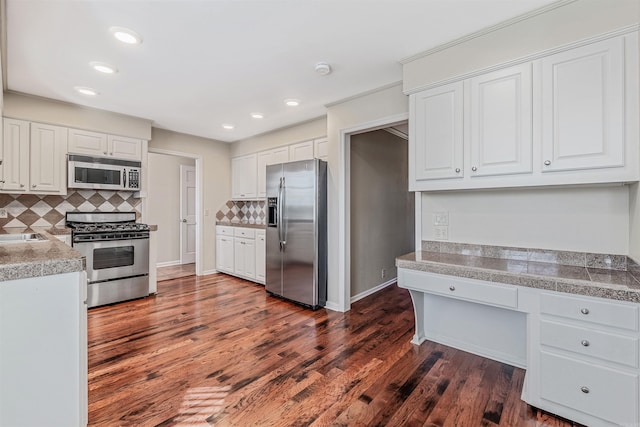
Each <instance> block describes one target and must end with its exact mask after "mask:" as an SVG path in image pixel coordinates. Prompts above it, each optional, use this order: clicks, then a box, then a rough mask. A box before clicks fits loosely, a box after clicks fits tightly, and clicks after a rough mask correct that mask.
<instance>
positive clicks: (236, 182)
mask: <svg viewBox="0 0 640 427" xmlns="http://www.w3.org/2000/svg"><path fill="white" fill-rule="evenodd" d="M257 169H258V166H257V155H256V154H250V155H248V156H242V157H236V158H233V159H231V197H232V198H233V199H255V198H257V196H258V191H257V179H256V178H257Z"/></svg>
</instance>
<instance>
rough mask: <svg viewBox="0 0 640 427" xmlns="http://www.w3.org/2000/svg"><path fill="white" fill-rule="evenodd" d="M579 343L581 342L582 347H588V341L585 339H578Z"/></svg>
mask: <svg viewBox="0 0 640 427" xmlns="http://www.w3.org/2000/svg"><path fill="white" fill-rule="evenodd" d="M580 344H582V345H583V346H584V347H589V345H590V343H589V341H587V340H582V341H580Z"/></svg>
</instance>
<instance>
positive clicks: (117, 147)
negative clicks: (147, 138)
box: [107, 135, 142, 161]
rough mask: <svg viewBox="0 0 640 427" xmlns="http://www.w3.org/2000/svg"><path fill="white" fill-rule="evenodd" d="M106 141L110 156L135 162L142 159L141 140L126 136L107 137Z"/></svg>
mask: <svg viewBox="0 0 640 427" xmlns="http://www.w3.org/2000/svg"><path fill="white" fill-rule="evenodd" d="M107 141H108V147H109V155H110V156H113V157H116V158H118V159H129V160H136V161H140V159H142V140H140V139H136V138H128V137H126V136H115V135H108V137H107Z"/></svg>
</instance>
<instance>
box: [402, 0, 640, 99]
mask: <svg viewBox="0 0 640 427" xmlns="http://www.w3.org/2000/svg"><path fill="white" fill-rule="evenodd" d="M574 1H575V0H574ZM639 29H640V24H633V25H629V26H627V27H622V28H618V29H616V30H614V31H610V32H607V33H602V34H598V35H597V36H593V37H589V38H586V39H582V40H578V41H575V42H572V43H569V44H565V45H562V46H559V47H555V48H552V49H547V50H543V51H541V52H536V53H534V54H531V55H527V56H523V57H520V58H516V59H513V60H511V61H507V62H501V63H499V64H496V65H492V66H490V67H486V68H481V69H478V70H474V71H471V72H468V73H464V74H458V75H456V76H454V77H451V78H448V79H444V80H438V81H437V82H433V83H429V84H425V85H421V86H416V87H413V88H411V89H410V90H405V91H403V92H404V94H405V95H411V94H414V93H418V92H421V91H423V90H427V89H433V88H435V87H438V86H442V85H446V84H449V83H454V82H459V81H461V80H466V79H469V78H472V77H476V76H479V75H481V74H486V73H490V72H492V71H496V70H500V69H503V68H508V67H512V66H514V65H519V64H522V63H525V62H529V61H535V60H537V59H540V58H544V57H546V56H550V55H554V54H556V53H560V52H564V51H567V50H571V49H575V48H578V47H582V46H586V45H589V44H592V43H596V42H599V41H602V40H606V39H610V38H612V37H618V36H622V35H625V34H629V33H632V32H635V31H638V30H639Z"/></svg>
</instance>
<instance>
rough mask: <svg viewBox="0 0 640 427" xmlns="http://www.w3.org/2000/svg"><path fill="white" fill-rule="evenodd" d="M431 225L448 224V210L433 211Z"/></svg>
mask: <svg viewBox="0 0 640 427" xmlns="http://www.w3.org/2000/svg"><path fill="white" fill-rule="evenodd" d="M433 225H449V212H447V211H440V212H434V213H433Z"/></svg>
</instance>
